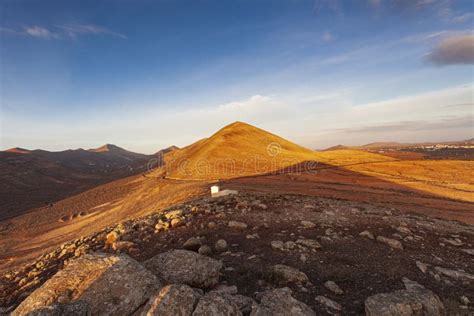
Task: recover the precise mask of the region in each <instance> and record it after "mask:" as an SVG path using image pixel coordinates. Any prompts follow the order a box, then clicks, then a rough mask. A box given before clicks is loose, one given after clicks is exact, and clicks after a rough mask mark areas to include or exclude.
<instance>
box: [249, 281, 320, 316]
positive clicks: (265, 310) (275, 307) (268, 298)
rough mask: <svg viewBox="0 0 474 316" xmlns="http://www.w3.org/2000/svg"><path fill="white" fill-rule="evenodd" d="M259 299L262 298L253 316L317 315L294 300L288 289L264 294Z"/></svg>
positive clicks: (269, 291) (255, 307)
mask: <svg viewBox="0 0 474 316" xmlns="http://www.w3.org/2000/svg"><path fill="white" fill-rule="evenodd" d="M258 297H259V298H260V304H258V305H257V304H255V305H254V306H253V308H252V312H251V313H250V315H251V316H271V315H294V316H313V315H316V313H315V312H314V311H313V310H312V309H311V308H310V307H309V306H308V305H306V304H305V303H303V302H300V301H298V300H296V299H295V298H293V296H291V290H290V289H289V288H286V287H285V288H280V289H275V290H268V291H265V292H262V293H260V295H258Z"/></svg>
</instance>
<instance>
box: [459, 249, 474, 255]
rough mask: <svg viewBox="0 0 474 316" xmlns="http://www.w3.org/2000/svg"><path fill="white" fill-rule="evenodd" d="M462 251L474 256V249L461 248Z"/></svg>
mask: <svg viewBox="0 0 474 316" xmlns="http://www.w3.org/2000/svg"><path fill="white" fill-rule="evenodd" d="M461 251H462V252H465V253H467V254H468V255H471V256H474V249H461Z"/></svg>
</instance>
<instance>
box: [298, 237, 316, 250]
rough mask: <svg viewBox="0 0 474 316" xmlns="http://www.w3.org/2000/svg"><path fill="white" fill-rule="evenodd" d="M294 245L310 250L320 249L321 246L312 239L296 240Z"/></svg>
mask: <svg viewBox="0 0 474 316" xmlns="http://www.w3.org/2000/svg"><path fill="white" fill-rule="evenodd" d="M296 243H297V244H299V245H302V246H305V247H307V248H311V249H321V244H320V243H319V242H317V241H316V240H314V239H298V240H297V241H296Z"/></svg>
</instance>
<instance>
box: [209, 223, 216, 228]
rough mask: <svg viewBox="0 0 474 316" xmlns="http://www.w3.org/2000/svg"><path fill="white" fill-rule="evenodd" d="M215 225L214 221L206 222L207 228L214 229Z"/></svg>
mask: <svg viewBox="0 0 474 316" xmlns="http://www.w3.org/2000/svg"><path fill="white" fill-rule="evenodd" d="M216 227H217V224H216V223H215V222H209V223H207V228H209V229H214V228H216Z"/></svg>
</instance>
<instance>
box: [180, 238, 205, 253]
mask: <svg viewBox="0 0 474 316" xmlns="http://www.w3.org/2000/svg"><path fill="white" fill-rule="evenodd" d="M201 245H202V243H201V240H200V239H199V238H197V237H191V238H189V239H188V240H186V242H185V243H184V244H183V248H184V249H187V250H194V251H197V250H198V249H199V247H201Z"/></svg>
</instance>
